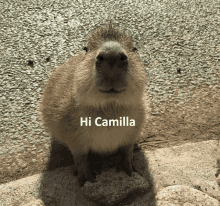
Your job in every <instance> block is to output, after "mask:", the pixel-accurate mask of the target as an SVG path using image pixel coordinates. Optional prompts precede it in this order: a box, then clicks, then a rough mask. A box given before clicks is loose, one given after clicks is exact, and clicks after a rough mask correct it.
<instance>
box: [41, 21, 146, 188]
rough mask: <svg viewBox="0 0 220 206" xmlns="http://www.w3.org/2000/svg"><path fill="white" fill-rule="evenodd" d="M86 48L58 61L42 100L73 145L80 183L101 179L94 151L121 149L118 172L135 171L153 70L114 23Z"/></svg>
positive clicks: (58, 134) (56, 130)
mask: <svg viewBox="0 0 220 206" xmlns="http://www.w3.org/2000/svg"><path fill="white" fill-rule="evenodd" d="M84 50H85V51H84V52H82V53H81V54H78V55H76V56H73V57H72V58H70V59H69V60H68V61H66V62H65V63H64V64H62V65H60V66H58V67H57V68H56V69H55V71H54V72H53V73H52V74H51V75H50V78H49V80H48V82H47V83H46V86H45V89H44V92H43V95H42V97H41V99H40V113H41V118H42V122H43V124H44V125H45V128H46V129H47V131H48V132H50V133H51V135H52V137H53V138H55V139H56V140H58V141H60V142H61V143H63V144H65V145H67V146H68V148H69V149H70V151H71V153H72V155H73V158H74V162H75V164H76V166H77V170H78V171H77V172H78V182H79V184H80V186H83V185H84V183H85V182H86V181H90V182H95V178H96V176H95V174H94V171H92V170H91V168H90V162H89V161H88V153H89V152H95V153H99V154H111V153H114V152H115V151H117V150H118V149H119V148H120V149H121V151H122V153H121V162H120V163H119V164H117V171H120V170H122V171H124V172H126V173H127V174H128V175H129V176H132V172H133V171H135V168H134V165H133V145H134V142H135V141H136V140H137V139H138V137H139V135H140V131H141V129H142V127H143V125H144V123H145V121H146V119H145V114H146V108H145V107H146V93H145V92H146V91H145V82H146V80H147V75H146V72H145V69H144V67H143V66H142V64H141V62H140V59H139V57H138V54H137V52H135V50H137V49H136V48H135V47H134V45H133V42H132V38H131V37H130V36H129V34H127V33H126V32H125V31H121V30H120V29H118V28H116V27H115V26H114V25H112V24H111V23H110V24H108V25H106V26H103V27H99V28H96V29H95V30H94V31H93V32H92V33H91V35H90V36H89V38H88V42H87V47H85V48H84Z"/></svg>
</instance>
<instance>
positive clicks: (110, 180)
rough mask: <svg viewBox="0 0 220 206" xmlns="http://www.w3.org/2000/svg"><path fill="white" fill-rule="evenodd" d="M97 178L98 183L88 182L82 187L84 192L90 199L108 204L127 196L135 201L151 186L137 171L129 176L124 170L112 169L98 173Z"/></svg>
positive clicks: (118, 201)
mask: <svg viewBox="0 0 220 206" xmlns="http://www.w3.org/2000/svg"><path fill="white" fill-rule="evenodd" d="M96 179H97V181H98V182H97V183H90V182H86V183H85V185H84V186H83V187H82V192H83V193H84V194H85V196H86V197H88V199H90V200H93V201H95V202H98V203H102V204H104V205H106V206H107V205H109V206H110V205H114V204H117V203H120V202H121V201H122V200H124V199H125V198H129V199H130V201H131V202H133V201H134V199H135V198H136V197H138V196H140V195H141V193H143V194H144V193H145V192H146V191H147V189H148V187H149V184H148V182H147V181H146V180H145V179H143V177H141V176H140V175H139V174H137V173H136V172H134V173H133V177H129V176H128V175H126V174H125V173H124V172H116V171H115V169H111V170H109V171H107V172H102V173H101V174H100V175H97V177H96ZM133 194H135V195H133ZM132 199H133V201H132Z"/></svg>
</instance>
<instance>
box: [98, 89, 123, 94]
mask: <svg viewBox="0 0 220 206" xmlns="http://www.w3.org/2000/svg"><path fill="white" fill-rule="evenodd" d="M100 91H102V92H104V93H108V94H118V93H121V92H122V91H124V90H121V91H117V90H114V89H110V90H108V91H104V90H101V89H100Z"/></svg>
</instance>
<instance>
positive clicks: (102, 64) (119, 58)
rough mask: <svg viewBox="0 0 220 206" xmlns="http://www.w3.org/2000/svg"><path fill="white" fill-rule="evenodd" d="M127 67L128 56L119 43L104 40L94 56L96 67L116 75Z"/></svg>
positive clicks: (98, 69)
mask: <svg viewBox="0 0 220 206" xmlns="http://www.w3.org/2000/svg"><path fill="white" fill-rule="evenodd" d="M127 68H128V57H127V55H126V54H125V52H124V50H123V47H122V46H121V44H120V43H118V42H114V41H108V42H105V43H104V44H103V45H102V46H101V48H100V50H99V53H98V55H97V56H96V69H97V71H99V72H104V73H107V74H108V75H110V76H112V75H116V74H117V73H121V72H122V71H126V70H127Z"/></svg>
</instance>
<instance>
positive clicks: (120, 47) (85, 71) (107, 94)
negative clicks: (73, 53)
mask: <svg viewBox="0 0 220 206" xmlns="http://www.w3.org/2000/svg"><path fill="white" fill-rule="evenodd" d="M133 49H134V47H133V43H132V40H131V38H130V37H129V36H128V35H127V34H126V33H124V32H121V31H119V30H118V29H115V28H114V27H112V25H109V26H107V27H104V28H100V29H96V30H95V31H94V32H93V33H92V35H91V36H90V38H89V40H88V50H87V53H86V54H85V58H84V60H83V62H82V63H81V64H80V68H81V70H80V71H78V70H77V72H76V75H77V77H76V78H75V79H76V80H77V81H76V82H75V86H76V88H77V92H76V94H77V98H76V99H77V101H79V103H80V104H83V103H85V104H86V105H94V106H105V104H106V103H113V102H114V103H116V104H124V105H126V104H131V105H133V104H134V101H139V100H140V97H142V93H143V90H144V88H145V82H146V73H145V71H144V68H143V66H142V65H141V62H140V60H139V58H138V57H137V54H136V53H134V52H133Z"/></svg>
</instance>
